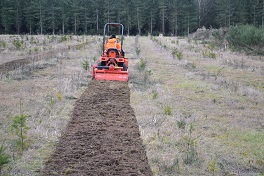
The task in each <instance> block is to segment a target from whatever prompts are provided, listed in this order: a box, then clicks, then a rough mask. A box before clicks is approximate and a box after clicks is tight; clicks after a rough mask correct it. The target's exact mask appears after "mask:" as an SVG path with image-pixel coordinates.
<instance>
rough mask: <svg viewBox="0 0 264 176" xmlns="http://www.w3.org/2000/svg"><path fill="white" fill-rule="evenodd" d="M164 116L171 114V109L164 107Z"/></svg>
mask: <svg viewBox="0 0 264 176" xmlns="http://www.w3.org/2000/svg"><path fill="white" fill-rule="evenodd" d="M164 114H165V115H171V114H172V111H171V107H170V106H168V105H166V106H165V107H164Z"/></svg>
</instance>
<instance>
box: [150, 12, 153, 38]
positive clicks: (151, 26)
mask: <svg viewBox="0 0 264 176" xmlns="http://www.w3.org/2000/svg"><path fill="white" fill-rule="evenodd" d="M152 18H153V12H152V9H151V13H150V34H151V35H152V33H153V19H152Z"/></svg>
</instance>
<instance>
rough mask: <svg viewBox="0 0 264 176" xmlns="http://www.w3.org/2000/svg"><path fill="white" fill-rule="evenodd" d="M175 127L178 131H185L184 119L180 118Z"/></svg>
mask: <svg viewBox="0 0 264 176" xmlns="http://www.w3.org/2000/svg"><path fill="white" fill-rule="evenodd" d="M177 126H178V128H180V129H185V126H186V122H185V119H184V118H181V119H180V120H178V121H177Z"/></svg>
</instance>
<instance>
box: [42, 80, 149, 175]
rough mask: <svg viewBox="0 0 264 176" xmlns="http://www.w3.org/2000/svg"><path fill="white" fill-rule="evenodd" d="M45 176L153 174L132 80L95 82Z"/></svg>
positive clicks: (78, 102) (67, 130) (80, 100)
mask: <svg viewBox="0 0 264 176" xmlns="http://www.w3.org/2000/svg"><path fill="white" fill-rule="evenodd" d="M43 172H44V173H43V174H44V175H89V176H91V175H94V176H98V175H121V176H132V175H134V176H136V175H142V176H143V175H144V176H150V175H153V174H152V172H151V169H150V166H149V164H148V160H147V156H146V152H145V149H144V147H143V141H142V139H141V138H140V132H139V128H138V124H137V120H136V117H135V115H134V111H133V109H132V108H131V106H130V91H129V87H128V83H126V82H117V81H91V82H90V84H89V85H88V88H87V89H86V91H85V92H84V93H83V95H82V96H81V97H80V99H79V100H77V102H76V104H75V108H74V110H73V113H72V116H71V120H70V122H69V123H68V125H67V127H66V129H65V130H64V132H63V134H62V136H61V137H60V140H59V142H58V144H57V146H56V149H55V151H54V153H53V154H52V155H51V156H50V158H49V160H48V161H47V162H46V165H45V168H44V171H43Z"/></svg>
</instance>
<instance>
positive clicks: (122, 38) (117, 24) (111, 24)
mask: <svg viewBox="0 0 264 176" xmlns="http://www.w3.org/2000/svg"><path fill="white" fill-rule="evenodd" d="M107 26H114V27H118V26H121V27H122V37H121V51H122V49H123V40H124V26H123V24H121V23H106V24H105V25H104V38H103V52H104V44H105V41H106V39H105V36H106V28H107Z"/></svg>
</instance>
